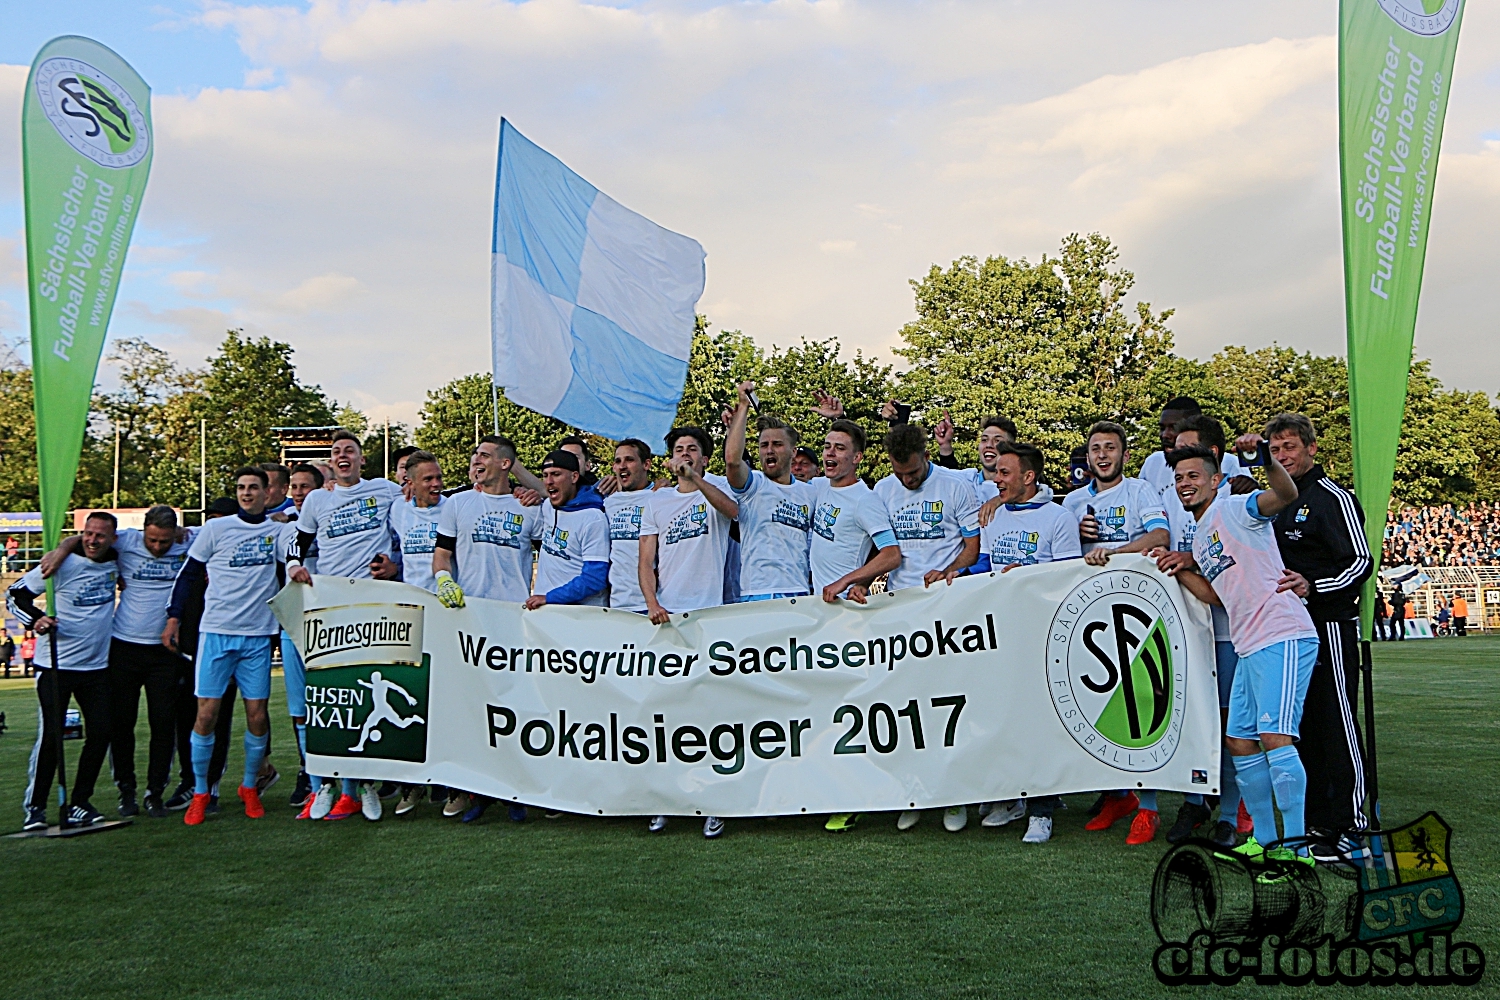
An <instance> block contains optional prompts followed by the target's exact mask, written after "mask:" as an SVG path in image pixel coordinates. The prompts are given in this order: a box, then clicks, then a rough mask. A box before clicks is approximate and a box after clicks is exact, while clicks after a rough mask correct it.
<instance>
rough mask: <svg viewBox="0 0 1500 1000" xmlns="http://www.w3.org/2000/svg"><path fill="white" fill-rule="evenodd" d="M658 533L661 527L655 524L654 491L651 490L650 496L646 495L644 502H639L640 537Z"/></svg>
mask: <svg viewBox="0 0 1500 1000" xmlns="http://www.w3.org/2000/svg"><path fill="white" fill-rule="evenodd" d="M663 489H671V487H663ZM659 534H661V529H659V528H658V527H657V526H656V493H655V492H652V494H651V495H650V496H648V497H646V502H645V503H643V504H641V534H640V537H642V538H645V537H646V536H647V535H659Z"/></svg>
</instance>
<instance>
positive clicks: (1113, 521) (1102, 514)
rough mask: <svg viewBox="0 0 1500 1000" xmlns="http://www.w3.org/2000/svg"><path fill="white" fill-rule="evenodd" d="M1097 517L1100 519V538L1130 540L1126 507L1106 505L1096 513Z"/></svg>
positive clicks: (1107, 540)
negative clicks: (1126, 524)
mask: <svg viewBox="0 0 1500 1000" xmlns="http://www.w3.org/2000/svg"><path fill="white" fill-rule="evenodd" d="M1094 516H1095V518H1097V519H1098V521H1099V540H1100V541H1101V542H1128V541H1130V533H1129V532H1128V531H1126V530H1125V521H1126V516H1125V508H1124V507H1123V506H1121V507H1105V508H1104V509H1103V510H1101V511H1099V512H1098V513H1096V514H1095V515H1094Z"/></svg>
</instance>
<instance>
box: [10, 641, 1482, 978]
mask: <svg viewBox="0 0 1500 1000" xmlns="http://www.w3.org/2000/svg"><path fill="white" fill-rule="evenodd" d="M1375 657H1376V668H1375V669H1376V695H1377V705H1378V709H1379V712H1378V729H1377V740H1378V743H1379V750H1380V787H1381V793H1382V806H1383V814H1384V819H1385V822H1386V825H1387V826H1396V825H1400V824H1401V823H1404V822H1407V821H1409V820H1411V819H1414V818H1415V817H1416V816H1418V815H1420V814H1421V813H1422V812H1424V811H1426V810H1428V809H1435V810H1437V811H1438V812H1439V813H1440V814H1442V815H1443V817H1444V818H1445V819H1447V820H1448V822H1449V823H1451V824H1452V825H1453V827H1454V830H1455V834H1454V845H1453V853H1452V856H1453V862H1454V867H1455V871H1456V873H1457V875H1458V877H1459V880H1460V882H1461V884H1462V885H1463V887H1464V890H1465V894H1466V897H1467V906H1466V910H1465V917H1464V923H1463V926H1462V928H1461V929H1460V933H1459V935H1458V936H1459V937H1460V938H1462V939H1464V940H1468V941H1472V942H1474V943H1476V944H1478V945H1479V946H1480V947H1481V948H1483V949H1484V950H1485V952H1486V954H1487V955H1488V956H1489V957H1490V958H1491V960H1492V961H1493V960H1495V959H1496V958H1500V838H1497V837H1496V836H1495V818H1496V815H1497V807H1500V795H1497V777H1500V750H1497V746H1496V744H1497V737H1500V724H1497V722H1496V718H1497V714H1500V711H1497V710H1500V637H1487V636H1471V637H1469V638H1467V639H1439V640H1433V641H1426V642H1406V643H1402V644H1378V645H1376V646H1375ZM29 684H30V682H18V681H9V682H0V711H4V712H5V713H6V716H7V718H8V719H9V720H10V726H11V729H10V731H9V732H7V733H6V734H4V735H3V736H0V804H3V806H0V816H3V817H5V818H6V821H5V824H4V828H6V829H15V828H19V826H20V818H21V811H20V799H21V791H22V788H23V786H24V784H25V777H26V760H27V755H28V753H29V752H30V749H31V744H32V740H33V738H34V732H35V730H34V723H33V720H34V719H35V712H36V708H35V706H36V701H35V696H34V695H33V694H32V693H31V691H30V690H29ZM275 687H279V682H278V684H277V685H275ZM272 713H273V715H272V717H273V720H274V721H273V726H274V727H275V737H274V743H275V753H274V759H275V761H276V764H277V766H278V767H279V768H280V769H281V771H282V773H283V775H286V776H288V778H289V776H291V775H293V774H295V772H296V758H295V753H294V751H293V744H292V740H291V738H290V736H291V730H290V726H289V724H288V723H287V722H286V715H285V711H284V708H283V706H282V705H281V704H280V702H279V699H278V700H277V701H273V704H272ZM141 714H142V721H141V732H140V739H139V741H138V746H137V752H138V754H139V755H140V758H141V759H140V762H139V765H138V766H139V767H140V768H141V769H142V777H144V763H145V759H144V758H145V721H144V714H145V713H144V705H143V706H142V713H141ZM237 721H238V719H237ZM78 747H79V744H76V743H70V744H68V755H69V758H70V760H74V761H76V759H77V753H78ZM238 747H239V736H238V728H237V730H236V736H235V743H234V750H233V752H231V754H230V769H229V772H228V776H229V777H230V778H231V780H232V777H233V775H235V774H236V773H237V771H236V767H237V764H236V762H237V761H238V760H239V750H238ZM288 778H284V779H283V781H282V782H281V783H280V784H278V785H277V786H276V788H274V789H273V790H272V791H271V792H270V793H268V795H267V798H268V800H269V801H268V803H267V804H268V806H269V807H270V809H269V814H268V816H267V817H266V818H265V819H263V820H260V821H253V822H252V821H250V820H246V819H245V818H244V816H243V814H240V813H238V812H237V808H236V807H238V802H237V801H236V800H234V799H233V798H231V799H229V800H228V801H226V803H225V809H224V812H222V813H221V814H220V815H218V816H216V817H212V818H211V819H210V821H209V822H208V823H206V824H205V825H204V826H203V827H200V828H198V829H196V830H190V829H187V828H185V827H184V826H183V825H182V821H181V815H180V814H177V813H174V814H172V817H171V819H169V820H151V819H147V818H145V817H144V816H143V817H142V818H140V819H138V820H137V821H136V823H135V825H134V826H133V827H130V828H128V829H125V830H122V831H116V832H109V833H100V834H95V835H91V836H87V837H82V838H77V839H73V840H69V841H42V840H29V841H16V840H0V996H3V997H25V998H28V1000H40V998H45V997H68V998H74V1000H76V998H80V997H83V998H89V1000H103V998H110V997H129V998H141V997H167V996H171V997H178V996H205V997H256V998H260V997H267V998H269V997H298V998H303V997H357V998H361V1000H366V998H380V997H410V998H425V997H433V998H438V997H441V998H452V997H476V996H501V997H505V996H514V997H521V996H540V997H573V996H577V997H599V996H622V997H678V996H681V997H692V998H703V997H728V996H753V997H845V996H847V997H868V996H942V997H945V998H946V997H968V996H975V997H981V996H982V997H992V996H993V997H1011V996H1014V997H1027V998H1031V997H1129V998H1134V997H1140V996H1155V995H1159V994H1163V993H1168V992H1186V991H1187V988H1182V989H1180V990H1177V991H1169V990H1167V989H1165V988H1164V987H1161V986H1159V985H1158V984H1157V982H1156V981H1155V979H1154V978H1153V977H1152V974H1151V971H1150V960H1151V954H1152V951H1153V949H1154V948H1155V946H1156V940H1155V936H1154V934H1153V933H1152V930H1151V923H1150V917H1149V912H1148V901H1149V893H1150V882H1151V876H1152V872H1153V870H1154V866H1155V864H1156V862H1157V860H1158V859H1159V858H1160V856H1161V854H1162V853H1163V851H1164V850H1165V849H1166V844H1165V841H1164V839H1162V838H1161V837H1158V839H1157V842H1156V843H1155V844H1152V845H1150V846H1147V847H1144V848H1127V847H1125V845H1124V838H1125V825H1124V824H1123V823H1121V824H1118V825H1117V826H1116V828H1115V829H1113V830H1111V831H1108V832H1107V833H1087V832H1085V831H1084V829H1083V822H1084V809H1085V808H1086V807H1087V805H1088V802H1089V798H1088V797H1085V796H1074V797H1072V798H1070V800H1069V801H1070V805H1071V808H1070V809H1068V810H1066V811H1063V812H1060V813H1059V814H1058V817H1057V833H1056V835H1055V837H1054V839H1053V841H1052V843H1051V844H1049V845H1046V846H1043V847H1032V846H1029V845H1025V844H1022V843H1020V835H1021V832H1022V830H1021V828H1020V827H1019V826H1018V825H1015V824H1013V825H1012V826H1008V827H1005V828H1003V829H1002V830H999V831H995V830H982V829H980V828H979V827H978V825H977V823H976V822H974V818H973V817H971V821H970V826H969V828H968V829H967V830H965V831H964V832H963V833H961V834H957V835H954V834H949V833H946V832H945V831H944V830H943V829H942V827H941V824H940V822H939V819H940V817H939V816H938V814H936V813H928V814H927V816H926V817H925V819H924V821H923V823H922V824H921V825H920V826H918V827H917V828H916V829H915V830H912V831H911V832H909V833H905V834H898V833H897V832H896V830H895V827H894V818H895V817H894V814H879V815H875V816H867V817H866V818H865V819H864V820H863V821H862V823H861V825H860V826H859V828H857V829H856V830H854V831H853V832H851V833H848V834H843V835H833V834H828V833H825V832H824V831H823V830H822V829H821V826H820V825H819V821H818V820H814V819H812V818H808V817H799V818H787V819H780V820H734V821H730V823H729V831H728V833H727V835H726V836H725V837H724V838H723V839H721V840H718V841H705V840H704V839H703V837H702V835H701V828H700V824H698V823H695V822H692V821H690V820H687V819H676V820H674V821H673V823H672V826H671V827H670V828H669V830H668V831H667V833H666V834H665V835H663V836H651V835H648V834H647V833H646V829H645V820H644V819H640V820H636V819H630V820H623V819H622V820H599V819H562V820H557V821H552V822H548V821H544V820H541V819H540V818H537V819H534V820H533V821H532V822H529V823H527V824H525V825H524V826H518V825H515V824H511V823H508V822H506V820H505V813H504V810H503V809H500V808H496V809H492V810H491V812H490V814H489V815H487V816H486V818H485V820H484V821H483V822H481V823H478V824H474V825H470V826H461V825H460V824H458V823H457V822H456V821H454V820H444V819H443V818H442V817H441V816H440V814H439V811H438V810H437V809H436V808H434V807H432V806H431V805H424V806H423V807H422V808H420V809H419V810H418V811H417V812H415V813H413V814H412V815H410V816H408V817H403V818H400V819H397V818H395V817H394V816H391V815H389V814H388V815H387V818H386V819H385V821H383V822H381V823H379V824H371V823H366V822H365V821H364V820H362V819H358V818H356V819H351V820H347V821H345V822H342V823H306V822H304V823H297V822H294V821H293V819H292V811H291V810H290V809H289V808H287V806H286V798H287V795H288V794H289V791H290V781H289V780H288ZM227 785H228V783H227V782H226V787H227ZM1179 801H1180V800H1179V798H1178V796H1176V795H1172V794H1163V796H1162V812H1163V819H1164V826H1165V825H1166V824H1167V823H1170V821H1171V818H1172V816H1173V815H1174V814H1175V812H1176V809H1177V805H1178V803H1179ZM94 802H95V805H97V806H98V807H99V808H100V809H101V810H103V811H104V812H105V813H106V814H112V812H113V806H114V795H113V790H112V789H111V788H109V787H108V784H107V781H106V782H105V783H103V784H102V786H101V788H100V791H99V792H98V793H97V794H96V795H95V798H94ZM389 808H390V806H389V804H388V810H389ZM1495 976H1496V973H1495V972H1494V971H1491V972H1490V973H1489V974H1488V975H1487V977H1486V979H1485V981H1484V982H1483V983H1482V984H1481V985H1480V987H1479V989H1478V991H1475V990H1464V989H1461V988H1458V987H1449V988H1443V989H1429V990H1425V991H1423V992H1426V993H1429V994H1432V995H1449V994H1451V995H1454V996H1466V997H1468V996H1478V995H1480V994H1481V993H1484V992H1486V990H1485V988H1486V987H1489V988H1491V989H1493V988H1494V986H1493V984H1494V982H1495ZM1313 989H1316V988H1313ZM1364 989H1365V990H1366V991H1368V990H1369V989H1370V988H1369V987H1365V988H1364ZM1215 992H1216V993H1217V994H1221V995H1223V994H1228V995H1232V996H1263V995H1266V994H1268V993H1277V992H1285V993H1286V994H1287V995H1302V994H1304V993H1305V992H1306V991H1305V990H1293V989H1285V990H1280V989H1267V988H1263V987H1258V986H1256V985H1255V984H1254V983H1253V981H1252V980H1245V981H1243V982H1242V983H1241V985H1240V986H1238V987H1236V988H1233V989H1220V990H1216V991H1215ZM1319 992H1325V991H1319ZM1326 992H1334V993H1353V992H1355V991H1353V990H1347V989H1340V988H1330V989H1329V990H1328V991H1326ZM1402 992H1403V993H1410V992H1413V991H1411V990H1403V991H1402Z"/></svg>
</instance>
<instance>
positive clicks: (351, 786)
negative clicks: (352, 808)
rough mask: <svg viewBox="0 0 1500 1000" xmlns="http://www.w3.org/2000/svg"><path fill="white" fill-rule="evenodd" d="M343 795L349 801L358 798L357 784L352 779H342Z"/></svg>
mask: <svg viewBox="0 0 1500 1000" xmlns="http://www.w3.org/2000/svg"><path fill="white" fill-rule="evenodd" d="M344 794H345V795H347V796H349V797H350V798H351V799H357V798H359V783H358V782H357V781H355V780H354V779H353V778H345V779H344Z"/></svg>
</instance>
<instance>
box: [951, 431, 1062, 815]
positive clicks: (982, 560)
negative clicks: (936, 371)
mask: <svg viewBox="0 0 1500 1000" xmlns="http://www.w3.org/2000/svg"><path fill="white" fill-rule="evenodd" d="M1044 467H1045V462H1044V460H1043V457H1042V453H1041V451H1040V450H1039V449H1037V448H1035V447H1033V446H1031V445H1029V444H1012V443H1011V442H1008V441H1002V442H999V443H998V444H996V445H995V479H994V483H995V488H996V491H997V492H996V496H995V497H994V499H992V500H988V501H986V502H985V504H984V505H983V506H982V507H980V508H979V524H980V553H979V559H978V561H977V562H975V564H974V566H973V567H972V568H971V569H970V572H971V573H987V572H992V571H994V570H995V569H996V568H997V567H998V568H999V571H1000V572H1001V573H1009V572H1010V571H1011V570H1013V569H1015V568H1016V567H1017V566H1035V565H1038V564H1040V563H1049V562H1060V561H1062V560H1065V559H1081V558H1082V557H1083V547H1082V544H1081V543H1080V541H1079V538H1078V518H1076V517H1075V516H1074V515H1073V513H1072V512H1071V511H1070V510H1068V509H1067V508H1066V507H1064V506H1062V505H1061V504H1055V503H1053V502H1052V501H1051V500H1050V499H1044V498H1043V496H1042V493H1041V488H1040V487H1039V486H1038V484H1037V479H1038V478H1039V477H1040V476H1041V474H1042V469H1043V468H1044ZM1061 803H1062V799H1061V797H1059V796H1056V795H1040V796H1036V797H1034V798H1032V799H1030V800H1029V801H1028V800H1023V799H1012V800H1010V801H1008V802H993V803H990V807H989V810H988V812H987V813H986V814H985V817H984V822H983V825H984V826H987V827H999V826H1005V825H1006V824H1007V823H1010V822H1013V821H1014V820H1018V819H1020V818H1021V817H1022V816H1025V815H1026V814H1027V812H1028V811H1029V812H1030V813H1031V819H1030V821H1029V822H1028V824H1027V828H1026V833H1025V835H1024V836H1023V837H1022V838H1021V839H1022V840H1023V841H1024V842H1026V843H1028V844H1045V843H1046V842H1047V841H1049V840H1051V839H1052V815H1053V813H1055V812H1056V811H1057V807H1058V806H1059V805H1060V804H1061Z"/></svg>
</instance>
